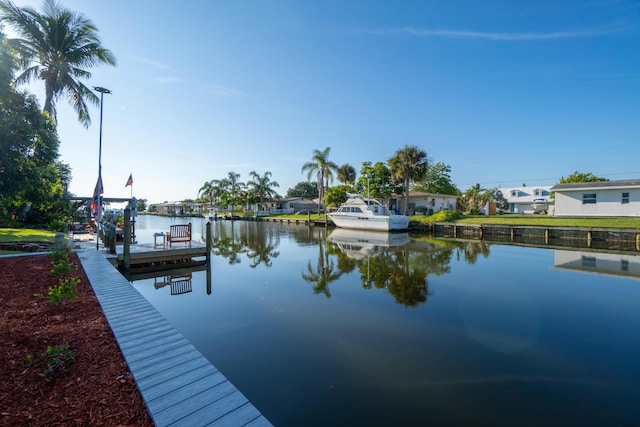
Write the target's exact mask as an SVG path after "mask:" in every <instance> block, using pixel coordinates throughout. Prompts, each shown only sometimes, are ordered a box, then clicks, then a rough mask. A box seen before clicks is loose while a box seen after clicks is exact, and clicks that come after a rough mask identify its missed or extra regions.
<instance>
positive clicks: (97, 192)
mask: <svg viewBox="0 0 640 427" xmlns="http://www.w3.org/2000/svg"><path fill="white" fill-rule="evenodd" d="M102 193H104V188H103V187H102V175H98V182H96V188H95V189H94V190H93V199H92V200H91V210H92V211H95V212H96V221H98V222H99V221H100V220H101V219H102V197H101V196H102Z"/></svg>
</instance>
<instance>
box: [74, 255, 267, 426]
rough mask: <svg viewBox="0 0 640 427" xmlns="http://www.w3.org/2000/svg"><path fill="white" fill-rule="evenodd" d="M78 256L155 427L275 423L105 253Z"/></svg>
mask: <svg viewBox="0 0 640 427" xmlns="http://www.w3.org/2000/svg"><path fill="white" fill-rule="evenodd" d="M192 249H193V250H198V249H199V248H192ZM182 250H187V251H188V250H189V249H182ZM78 256H79V258H80V260H81V262H82V266H83V268H84V270H85V272H86V274H87V277H88V278H89V282H90V283H91V286H92V287H93V289H94V292H95V294H96V296H97V298H98V301H99V303H100V306H101V308H102V310H103V312H104V314H105V317H106V318H107V321H108V322H109V326H110V327H111V329H112V331H113V333H114V336H115V338H116V341H117V342H118V345H119V347H120V350H121V351H122V354H123V356H124V358H125V360H126V362H127V365H128V366H129V370H130V371H131V374H132V375H133V377H134V379H135V380H136V384H137V386H138V389H139V390H140V393H141V395H142V398H143V400H144V401H145V403H146V405H147V409H148V410H149V414H150V415H151V418H152V419H153V421H154V423H155V424H156V425H157V426H168V425H189V426H192V425H193V426H200V425H203V426H204V425H209V424H212V423H215V425H225V426H244V425H248V424H250V425H254V426H270V425H271V423H269V421H268V420H267V419H266V418H265V417H264V416H263V415H262V414H260V412H259V411H258V410H257V409H256V408H255V407H254V406H253V405H252V404H251V403H250V402H249V401H248V400H247V398H246V397H245V396H244V395H243V394H242V393H241V392H240V391H239V390H237V389H236V388H235V387H234V386H233V384H231V383H230V382H229V380H228V379H227V378H226V377H225V376H224V375H223V374H222V373H221V372H220V371H218V370H217V369H216V368H215V367H214V366H213V365H211V363H209V361H208V360H207V359H206V358H205V357H204V356H202V354H201V353H200V352H199V351H198V350H197V349H196V348H195V347H193V345H192V344H191V343H189V342H188V341H187V340H186V339H185V338H184V337H183V336H182V334H180V333H179V332H178V331H177V330H176V329H175V328H174V327H173V325H171V324H170V323H169V322H168V321H167V320H166V319H165V318H164V317H163V316H162V315H160V313H158V311H157V310H156V309H155V308H154V307H153V306H152V305H151V304H150V303H149V302H148V301H147V300H146V299H145V298H144V297H142V295H140V293H139V292H138V291H137V290H136V289H135V288H134V287H133V286H132V285H131V284H130V283H129V282H128V281H127V280H126V279H125V278H124V277H123V276H122V275H121V274H120V272H118V271H117V270H116V269H115V268H114V267H113V265H112V264H111V263H110V262H109V261H108V260H107V259H106V257H105V254H104V253H102V252H100V251H96V250H92V249H85V250H83V251H80V252H79V253H78Z"/></svg>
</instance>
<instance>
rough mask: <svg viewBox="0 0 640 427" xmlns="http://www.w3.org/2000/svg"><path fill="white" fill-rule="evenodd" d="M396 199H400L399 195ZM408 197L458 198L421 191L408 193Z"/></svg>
mask: <svg viewBox="0 0 640 427" xmlns="http://www.w3.org/2000/svg"><path fill="white" fill-rule="evenodd" d="M398 197H402V196H401V195H400V196H398ZM409 197H444V198H451V199H457V198H458V196H454V195H451V194H436V193H425V192H423V191H409Z"/></svg>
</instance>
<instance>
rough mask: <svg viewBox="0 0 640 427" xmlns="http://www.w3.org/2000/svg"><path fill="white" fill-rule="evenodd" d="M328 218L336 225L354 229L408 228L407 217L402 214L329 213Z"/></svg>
mask: <svg viewBox="0 0 640 427" xmlns="http://www.w3.org/2000/svg"><path fill="white" fill-rule="evenodd" d="M329 218H331V221H333V223H334V224H335V225H336V227H341V228H351V229H355V230H374V231H393V230H407V229H408V228H409V218H408V217H406V216H403V215H391V216H378V215H376V216H355V215H349V214H340V213H331V214H329Z"/></svg>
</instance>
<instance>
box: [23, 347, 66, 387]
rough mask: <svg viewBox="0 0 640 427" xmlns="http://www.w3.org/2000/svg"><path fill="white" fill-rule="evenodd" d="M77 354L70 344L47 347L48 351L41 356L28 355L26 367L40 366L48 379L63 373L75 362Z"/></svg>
mask: <svg viewBox="0 0 640 427" xmlns="http://www.w3.org/2000/svg"><path fill="white" fill-rule="evenodd" d="M75 356H76V354H75V353H74V352H73V351H72V350H71V348H70V347H69V343H65V344H60V345H57V346H47V350H46V351H44V352H42V353H39V354H35V355H34V354H28V355H27V357H25V360H24V365H25V366H30V365H33V364H36V365H39V366H40V367H41V369H42V374H43V375H44V376H45V377H47V378H48V379H52V378H54V377H55V376H57V375H59V374H60V373H62V372H63V371H64V370H65V369H66V367H67V366H68V365H70V364H71V362H73V360H74V358H75Z"/></svg>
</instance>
